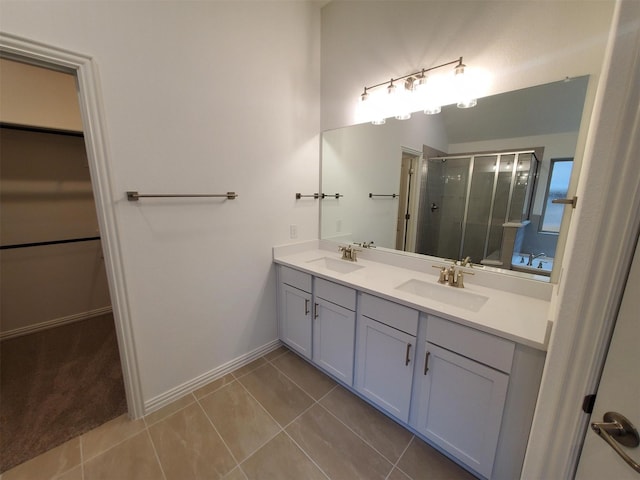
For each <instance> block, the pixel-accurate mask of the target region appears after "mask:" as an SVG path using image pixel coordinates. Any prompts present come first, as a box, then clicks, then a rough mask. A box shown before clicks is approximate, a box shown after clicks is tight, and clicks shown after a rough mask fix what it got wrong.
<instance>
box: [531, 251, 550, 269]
mask: <svg viewBox="0 0 640 480" xmlns="http://www.w3.org/2000/svg"><path fill="white" fill-rule="evenodd" d="M546 256H547V254H546V253H538V254H537V255H534V254H533V253H530V254H529V261H528V262H527V267H531V266H533V261H534V260H535V259H536V258H538V257H546Z"/></svg>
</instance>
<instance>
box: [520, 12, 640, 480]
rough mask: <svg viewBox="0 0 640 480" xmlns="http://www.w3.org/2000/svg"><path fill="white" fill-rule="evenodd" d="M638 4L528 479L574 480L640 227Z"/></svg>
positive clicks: (593, 141) (594, 173)
mask: <svg viewBox="0 0 640 480" xmlns="http://www.w3.org/2000/svg"><path fill="white" fill-rule="evenodd" d="M639 24H640V3H637V2H635V1H634V0H629V1H627V0H622V1H618V2H617V4H616V8H615V13H614V17H613V22H612V27H611V32H610V37H609V44H608V47H607V53H606V55H605V61H604V64H603V69H602V77H601V79H600V83H599V85H598V92H597V97H596V102H595V108H594V112H593V116H592V119H591V124H590V128H589V134H588V138H587V145H586V148H585V157H584V164H583V167H582V174H581V178H580V181H579V185H578V192H577V195H578V197H579V199H580V200H579V202H578V206H577V208H576V210H575V214H574V217H573V220H572V222H571V226H570V228H569V237H568V241H567V254H568V255H565V257H569V258H565V262H564V265H566V268H565V271H564V272H563V273H562V278H563V280H562V283H560V284H559V285H558V299H557V302H558V307H557V313H556V319H557V321H556V325H555V327H554V331H553V332H552V339H551V343H550V348H549V352H548V355H547V361H546V365H545V370H544V375H543V379H542V385H541V390H540V394H539V398H538V405H537V407H536V413H535V417H534V422H533V428H532V431H531V436H530V440H529V446H528V449H527V455H526V458H525V463H524V467H523V472H522V478H527V479H542V478H554V479H564V478H573V476H574V474H575V468H576V463H577V460H578V456H579V454H580V450H581V448H582V444H583V442H584V435H585V431H586V428H587V423H588V420H589V416H588V415H587V414H585V413H583V412H582V411H581V405H582V399H583V398H584V396H585V395H586V394H589V393H594V392H595V391H596V389H597V385H598V381H599V376H600V372H601V368H602V365H603V363H604V359H605V357H606V351H607V346H608V342H609V338H610V336H611V331H612V329H613V325H614V323H615V318H616V315H617V311H618V308H619V304H620V299H621V297H622V292H623V290H624V286H625V282H626V277H627V274H628V271H629V267H630V264H631V258H632V256H633V251H634V244H635V241H636V239H637V235H638V231H639V230H640V165H638V160H637V158H638V151H640V108H639V105H640V25H639Z"/></svg>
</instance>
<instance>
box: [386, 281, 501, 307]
mask: <svg viewBox="0 0 640 480" xmlns="http://www.w3.org/2000/svg"><path fill="white" fill-rule="evenodd" d="M396 290H400V291H402V292H406V293H413V294H414V295H418V296H420V297H423V298H428V299H429V300H433V301H435V302H439V303H446V304H447V305H451V306H454V307H458V308H464V309H466V310H471V311H472V312H477V311H479V310H480V309H481V308H482V306H483V305H484V304H485V303H486V302H487V300H489V297H485V296H484V295H478V294H477V293H471V292H467V291H466V290H463V289H460V288H454V287H449V286H447V285H440V284H438V283H429V282H423V281H422V280H416V279H415V278H413V279H411V280H409V281H407V282H404V283H403V284H402V285H398V286H397V287H396Z"/></svg>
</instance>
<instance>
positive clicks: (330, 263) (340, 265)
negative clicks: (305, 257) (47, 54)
mask: <svg viewBox="0 0 640 480" xmlns="http://www.w3.org/2000/svg"><path fill="white" fill-rule="evenodd" d="M307 263H309V264H312V265H315V266H318V267H322V268H326V269H327V270H331V271H333V272H338V273H350V272H355V271H356V270H360V269H361V268H364V267H363V266H362V265H358V264H356V263H353V262H350V261H348V260H340V259H337V258H331V257H321V258H316V259H315V260H309V261H308V262H307Z"/></svg>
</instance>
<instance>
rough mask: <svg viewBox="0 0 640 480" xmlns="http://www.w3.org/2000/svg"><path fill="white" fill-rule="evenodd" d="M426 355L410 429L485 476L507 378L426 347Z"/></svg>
mask: <svg viewBox="0 0 640 480" xmlns="http://www.w3.org/2000/svg"><path fill="white" fill-rule="evenodd" d="M426 352H427V353H426V358H425V366H424V370H423V372H422V373H423V375H421V376H420V377H419V378H420V380H419V382H420V384H419V385H418V386H417V388H419V392H420V393H419V397H418V402H419V404H418V409H417V419H416V422H417V424H416V425H413V426H414V427H415V428H416V429H417V430H418V431H419V432H420V433H422V434H423V435H424V436H426V437H427V438H428V439H430V440H432V441H433V442H434V443H435V444H436V445H438V446H440V447H442V448H443V449H444V450H446V451H447V452H450V453H451V454H452V455H453V456H455V457H456V458H459V459H460V460H461V461H463V462H464V463H466V464H467V465H469V466H470V467H471V468H473V469H474V470H475V471H476V472H479V473H481V474H482V475H484V476H486V477H491V471H492V469H493V460H494V457H495V453H496V447H497V445H498V436H499V435H500V425H501V423H502V412H503V410H504V404H505V400H506V397H507V387H508V385H509V376H508V375H506V374H504V373H502V372H499V371H497V370H494V369H493V368H489V367H487V366H485V365H482V364H481V363H478V362H474V361H473V360H470V359H468V358H466V357H463V356H461V355H458V354H455V353H453V352H451V351H449V350H446V349H444V348H440V347H438V346H437V345H434V344H432V343H427V349H426ZM417 381H418V380H417Z"/></svg>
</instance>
